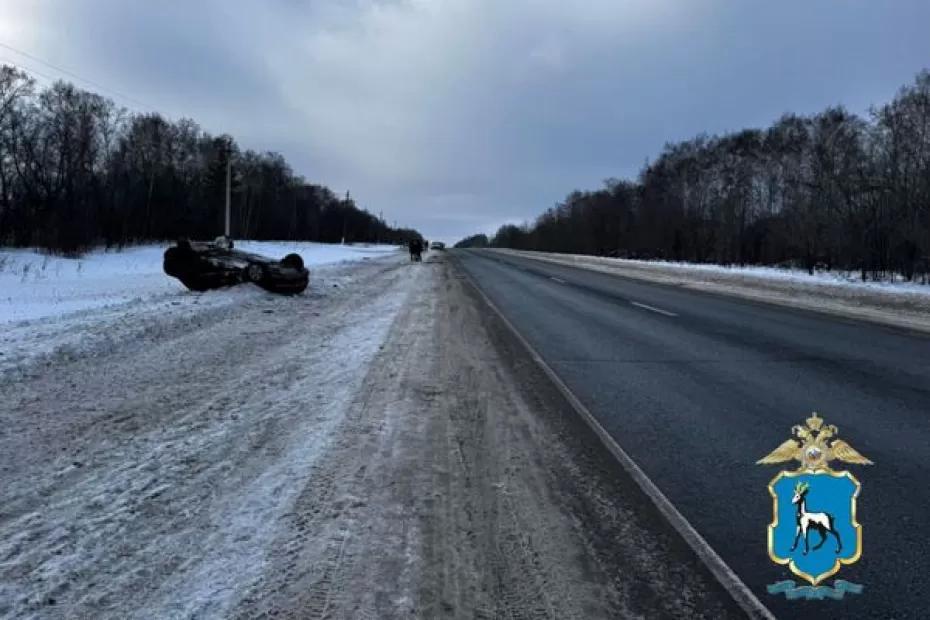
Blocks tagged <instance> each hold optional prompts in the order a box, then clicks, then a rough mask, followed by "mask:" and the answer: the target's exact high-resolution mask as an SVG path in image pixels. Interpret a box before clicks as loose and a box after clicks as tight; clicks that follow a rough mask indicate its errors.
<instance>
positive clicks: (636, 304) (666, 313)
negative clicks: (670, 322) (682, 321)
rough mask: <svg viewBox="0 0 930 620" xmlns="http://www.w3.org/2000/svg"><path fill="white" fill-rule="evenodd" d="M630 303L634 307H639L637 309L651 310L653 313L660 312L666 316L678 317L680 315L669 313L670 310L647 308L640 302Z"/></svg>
mask: <svg viewBox="0 0 930 620" xmlns="http://www.w3.org/2000/svg"><path fill="white" fill-rule="evenodd" d="M630 303H631V304H633V305H634V306H637V307H639V308H642V309H644V310H650V311H652V312H658V313H659V314H664V315H665V316H678V315H677V314H675V313H674V312H669V311H668V310H663V309H662V308H656V307H654V306H647V305H646V304H641V303H639V302H638V301H631V302H630Z"/></svg>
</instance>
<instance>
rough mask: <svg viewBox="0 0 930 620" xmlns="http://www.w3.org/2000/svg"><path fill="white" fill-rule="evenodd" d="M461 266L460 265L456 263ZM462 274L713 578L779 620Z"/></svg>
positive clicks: (761, 614) (768, 618)
mask: <svg viewBox="0 0 930 620" xmlns="http://www.w3.org/2000/svg"><path fill="white" fill-rule="evenodd" d="M456 262H458V261H456ZM458 269H459V271H461V272H462V273H463V274H464V275H465V277H466V278H467V279H468V281H469V283H470V284H471V285H472V288H474V289H475V291H476V292H477V293H478V294H479V295H480V296H481V298H482V299H483V300H484V303H486V304H487V305H488V307H489V308H490V309H491V310H492V311H493V312H494V313H495V314H496V315H497V316H498V318H500V320H501V321H502V322H503V323H504V325H506V326H507V328H508V329H509V330H510V332H511V333H512V334H513V335H514V336H515V337H516V339H517V340H518V341H519V342H520V344H522V345H523V347H524V348H526V350H527V351H528V352H529V354H530V357H531V358H532V359H533V361H534V362H536V364H537V365H538V366H539V367H540V368H541V369H542V371H543V372H544V373H545V374H546V376H548V377H549V379H550V380H551V381H552V382H553V383H554V384H555V386H556V388H558V390H559V392H561V393H562V395H563V396H564V397H565V398H566V400H568V402H569V404H570V405H571V406H572V408H573V409H574V410H575V411H576V412H577V413H578V414H579V415H580V416H581V418H582V419H583V420H584V421H585V422H587V424H588V426H590V427H591V429H592V430H593V431H594V432H595V433H596V434H597V436H598V437H599V438H600V440H601V441H602V442H603V444H604V446H605V447H606V448H607V450H608V451H610V453H611V454H612V455H613V456H614V458H615V459H617V461H618V462H619V463H620V465H621V466H622V467H623V469H624V470H626V472H627V473H628V474H629V475H630V477H632V478H633V480H635V481H636V483H637V484H638V485H639V488H640V489H642V491H643V492H644V493H645V494H646V496H647V497H649V499H651V500H652V503H653V504H655V506H656V508H658V509H659V512H661V513H662V516H664V517H665V518H666V519H667V520H668V522H669V524H670V525H671V526H672V527H673V528H675V530H676V531H677V532H678V534H679V535H680V536H681V537H682V538H684V540H685V542H686V543H687V544H688V546H689V547H691V549H692V550H693V551H694V552H695V554H697V556H698V558H699V559H700V560H701V561H702V562H703V563H704V565H705V566H706V567H707V568H708V569H709V570H710V572H711V574H712V575H713V576H714V577H716V579H717V581H718V582H719V583H720V585H721V586H723V588H724V589H725V590H726V591H727V592H728V593H729V594H730V596H732V597H733V600H734V601H736V604H737V605H739V606H740V608H741V609H742V610H743V611H745V612H746V613H747V614H748V615H749V617H751V618H764V619H765V620H776V618H775V615H774V614H772V612H771V611H769V610H768V609H767V608H766V606H765V605H764V604H763V603H762V601H760V600H759V599H758V597H756V595H755V594H754V593H753V591H752V590H750V589H749V587H748V586H747V585H746V584H745V583H743V581H742V580H741V579H740V578H739V576H737V574H736V573H735V572H733V569H732V568H730V567H729V566H728V565H727V563H726V562H724V561H723V558H721V557H720V556H719V555H717V552H716V551H714V548H713V547H711V546H710V544H709V543H708V542H707V541H706V540H704V537H703V536H701V535H700V534H699V533H698V531H697V530H696V529H694V526H693V525H691V523H690V522H689V521H688V520H687V519H686V518H685V517H684V515H682V514H681V513H680V512H678V509H677V508H675V505H674V504H672V502H671V501H670V500H669V499H668V498H667V497H666V496H665V494H664V493H662V491H661V490H660V489H659V487H657V486H656V484H655V483H654V482H653V481H652V480H651V479H650V478H649V476H647V475H646V472H644V471H643V470H642V469H640V467H639V465H637V464H636V462H635V461H634V460H633V458H632V457H631V456H630V455H629V454H627V453H626V451H625V450H624V449H623V448H621V447H620V444H618V443H617V442H616V441H615V440H614V438H613V437H611V436H610V435H609V434H608V433H607V431H606V430H604V427H603V426H601V424H600V422H598V421H597V420H596V419H595V418H594V416H593V415H591V412H590V411H588V408H587V407H585V406H584V404H583V403H582V402H581V401H580V400H578V397H577V396H575V394H574V393H573V392H572V391H571V390H570V389H569V388H568V386H567V385H565V382H564V381H562V379H561V378H560V377H559V376H558V375H557V374H556V373H555V371H554V370H552V368H551V367H550V366H549V364H547V363H546V362H545V360H543V358H542V356H540V355H539V353H537V352H536V349H534V348H533V346H532V345H531V344H530V343H529V342H528V341H527V340H526V338H524V337H523V335H522V334H521V333H520V332H519V331H517V328H516V327H514V325H513V323H511V322H510V320H509V319H508V318H507V317H506V316H504V314H503V313H502V312H501V311H500V309H499V308H498V307H497V306H495V305H494V302H492V301H491V299H490V298H489V297H488V296H487V295H486V294H485V293H484V291H483V290H482V289H481V287H479V286H478V283H477V282H475V280H474V278H472V277H471V274H470V273H468V272H467V271H466V270H465V269H464V268H463V267H462V266H461V264H459V265H458Z"/></svg>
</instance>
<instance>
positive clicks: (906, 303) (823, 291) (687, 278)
mask: <svg viewBox="0 0 930 620" xmlns="http://www.w3.org/2000/svg"><path fill="white" fill-rule="evenodd" d="M494 251H496V252H511V253H515V254H519V255H522V256H526V257H529V258H535V259H538V260H545V261H549V262H554V263H559V264H565V265H573V266H576V267H582V268H585V269H592V270H595V271H603V272H606V273H614V274H617V275H621V276H624V277H630V278H638V279H642V280H648V281H652V282H659V283H663V284H671V285H675V286H687V287H690V288H694V289H699V290H705V291H709V292H714V293H723V294H727V295H734V296H738V297H744V298H746V299H753V300H757V301H765V302H768V303H776V304H781V305H786V306H793V307H797V308H803V309H806V310H815V311H818V312H825V313H828V314H834V315H837V316H843V317H848V318H855V319H864V320H869V321H874V322H880V323H885V324H887V325H894V326H897V327H905V328H908V329H916V330H920V331H930V286H928V285H923V284H916V283H911V282H904V281H897V282H893V283H892V282H862V281H861V280H859V279H858V278H856V277H855V275H854V274H850V273H843V272H815V273H814V274H813V275H809V274H808V273H807V272H806V271H800V270H790V269H778V268H773V267H726V266H722V265H695V264H690V263H674V262H665V261H642V260H625V259H617V258H605V257H600V256H585V255H580V254H555V253H550V252H523V251H517V250H500V249H498V250H494Z"/></svg>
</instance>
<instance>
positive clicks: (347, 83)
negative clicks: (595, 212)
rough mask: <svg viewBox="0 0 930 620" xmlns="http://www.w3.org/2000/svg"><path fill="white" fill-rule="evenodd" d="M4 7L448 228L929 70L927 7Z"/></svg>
mask: <svg viewBox="0 0 930 620" xmlns="http://www.w3.org/2000/svg"><path fill="white" fill-rule="evenodd" d="M6 4H8V5H9V7H8V10H10V11H12V12H14V13H17V14H18V15H19V16H20V17H21V19H20V20H18V21H17V23H18V22H19V21H22V20H25V22H26V23H27V24H31V28H32V31H31V32H24V33H22V37H21V41H19V43H20V44H21V45H24V46H25V45H29V46H33V48H32V49H31V50H30V51H32V52H34V53H35V54H36V55H39V56H42V57H44V58H47V59H49V60H56V61H58V62H59V63H60V64H62V65H64V66H67V67H70V68H73V69H74V70H75V71H77V72H79V73H81V74H82V75H87V76H89V77H90V76H93V77H94V79H96V80H98V81H100V82H102V83H105V84H108V85H112V86H113V88H115V89H118V90H122V91H124V92H127V93H129V94H132V95H134V96H136V97H139V98H141V99H144V100H145V101H147V102H151V103H153V104H154V105H156V106H157V107H159V109H162V110H163V111H165V112H166V113H168V114H170V115H172V116H181V115H185V116H191V117H194V118H195V119H197V120H198V121H200V122H201V123H202V124H203V125H204V126H205V127H207V128H208V129H210V130H212V131H229V132H231V133H233V134H234V135H236V136H237V137H238V138H239V140H240V142H242V143H243V144H244V145H246V146H249V147H253V148H262V149H274V150H279V151H281V152H283V153H284V154H285V156H286V157H287V158H288V159H289V160H290V161H291V162H292V164H293V165H294V168H295V170H296V171H298V172H299V173H302V174H304V175H305V176H307V178H308V179H311V180H313V181H317V182H322V183H326V184H329V185H331V186H333V187H334V189H336V190H337V191H342V190H344V189H346V188H349V189H351V190H352V192H353V194H354V195H355V196H357V197H358V198H359V200H360V201H361V202H362V204H364V205H366V206H368V207H369V208H370V209H372V210H373V211H376V212H377V211H380V210H383V211H384V213H385V217H386V218H387V219H388V220H397V221H398V223H403V224H405V225H411V226H417V227H420V228H422V229H423V231H424V233H425V234H426V235H427V236H442V237H445V238H447V239H450V240H453V238H455V237H459V236H464V235H466V234H470V233H472V232H491V231H492V229H493V228H494V227H496V226H498V225H500V224H501V223H504V222H511V221H521V220H523V219H528V218H532V217H533V216H535V215H536V214H537V213H539V212H540V211H541V210H542V209H544V208H546V207H548V206H550V205H551V204H553V203H554V202H556V201H557V200H559V199H560V198H562V197H563V196H564V195H565V194H566V193H568V192H569V191H570V190H571V189H574V188H576V187H596V186H598V185H599V184H600V182H601V180H602V179H604V178H606V177H609V176H630V175H635V174H636V172H637V171H638V169H639V168H640V166H641V165H642V163H643V161H644V159H645V158H646V157H651V156H654V155H655V154H656V153H657V152H658V151H659V150H660V149H661V147H662V145H663V143H664V142H666V141H670V140H680V139H683V138H687V137H690V136H692V135H694V134H697V133H700V132H703V131H707V132H711V133H713V132H722V131H727V130H734V129H739V128H741V127H744V126H758V125H764V124H766V123H768V122H770V121H772V120H774V119H775V118H776V117H778V116H779V115H780V114H782V113H783V112H786V111H796V112H800V113H810V112H816V111H818V110H819V109H822V108H823V107H825V106H827V105H830V104H835V103H843V104H846V105H847V106H848V107H849V108H851V109H852V110H854V111H856V112H860V113H862V112H864V111H865V109H866V107H867V106H868V105H869V104H870V103H880V102H881V101H883V100H885V99H887V98H889V97H890V96H891V95H892V94H893V93H894V91H895V90H896V89H897V88H898V86H900V85H901V84H903V83H905V82H907V81H909V80H910V79H911V78H912V76H913V75H914V74H915V73H916V71H918V70H919V69H920V68H921V67H922V66H924V65H927V64H930V37H926V36H925V25H926V24H927V23H930V4H928V3H926V2H924V1H923V0H902V1H900V2H895V3H876V2H868V1H862V0H853V1H848V2H815V3H812V2H805V1H800V0H789V1H785V2H728V1H723V0H719V1H708V2H701V3H696V2H685V1H680V2H673V1H671V0H662V1H655V0H631V1H627V2H619V1H616V0H595V1H591V2H585V3H568V2H561V1H558V0H547V1H535V2H534V1H530V0H519V1H508V2H500V1H490V0H474V1H465V0H448V1H445V2H438V1H437V2H427V1H426V0H408V1H397V2H374V1H364V0H357V1H339V0H322V1H319V2H312V3H310V2H299V1H297V0H266V1H259V0H248V1H243V2H219V1H217V0H207V1H203V2H179V1H174V0H164V1H163V2H160V3H143V2H125V1H120V0H96V1H91V0H70V1H68V2H56V3H51V2H40V3H39V4H38V5H36V4H35V3H32V2H30V1H29V0H21V1H20V2H12V1H10V0H7V1H6ZM37 6H38V7H39V8H36V7H37ZM5 10H7V9H5ZM22 16H25V17H22ZM30 20H31V21H30ZM14 43H16V42H12V43H11V44H14Z"/></svg>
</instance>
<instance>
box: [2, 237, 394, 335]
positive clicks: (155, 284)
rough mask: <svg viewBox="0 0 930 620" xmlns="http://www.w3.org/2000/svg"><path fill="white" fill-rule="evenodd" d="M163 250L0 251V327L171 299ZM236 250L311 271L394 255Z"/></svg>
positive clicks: (310, 247) (269, 246) (378, 250)
mask: <svg viewBox="0 0 930 620" xmlns="http://www.w3.org/2000/svg"><path fill="white" fill-rule="evenodd" d="M166 247H167V245H166V244H157V245H143V246H136V247H130V248H126V249H123V250H119V251H117V250H113V251H109V252H108V251H104V250H97V251H93V252H89V253H87V254H86V255H84V256H82V257H81V258H61V257H57V256H49V255H45V254H40V253H37V252H35V251H33V250H23V249H0V324H3V323H8V322H15V321H22V320H31V319H40V318H44V317H50V316H61V315H65V314H70V313H73V312H77V311H81V310H90V309H96V308H103V307H107V306H112V305H114V304H124V303H129V302H133V301H137V300H145V301H151V300H162V299H164V298H166V297H171V296H176V295H177V293H179V292H182V291H184V290H186V289H184V287H183V285H181V283H180V282H178V281H177V280H176V279H174V278H170V277H168V276H166V275H165V273H164V271H162V258H163V255H164V252H165V248H166ZM236 247H237V248H239V249H242V250H245V251H247V252H255V253H257V254H262V255H265V256H270V257H274V258H281V257H283V256H285V255H286V254H290V253H292V252H294V253H297V254H300V255H301V256H302V257H303V259H304V263H305V264H306V265H307V266H308V267H310V268H313V267H315V266H320V265H331V264H334V263H340V262H343V261H353V260H362V259H366V258H372V257H374V256H383V255H384V254H385V253H395V252H397V248H396V246H392V245H380V246H379V245H330V244H324V243H309V242H289V241H237V242H236ZM311 275H312V274H311Z"/></svg>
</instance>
